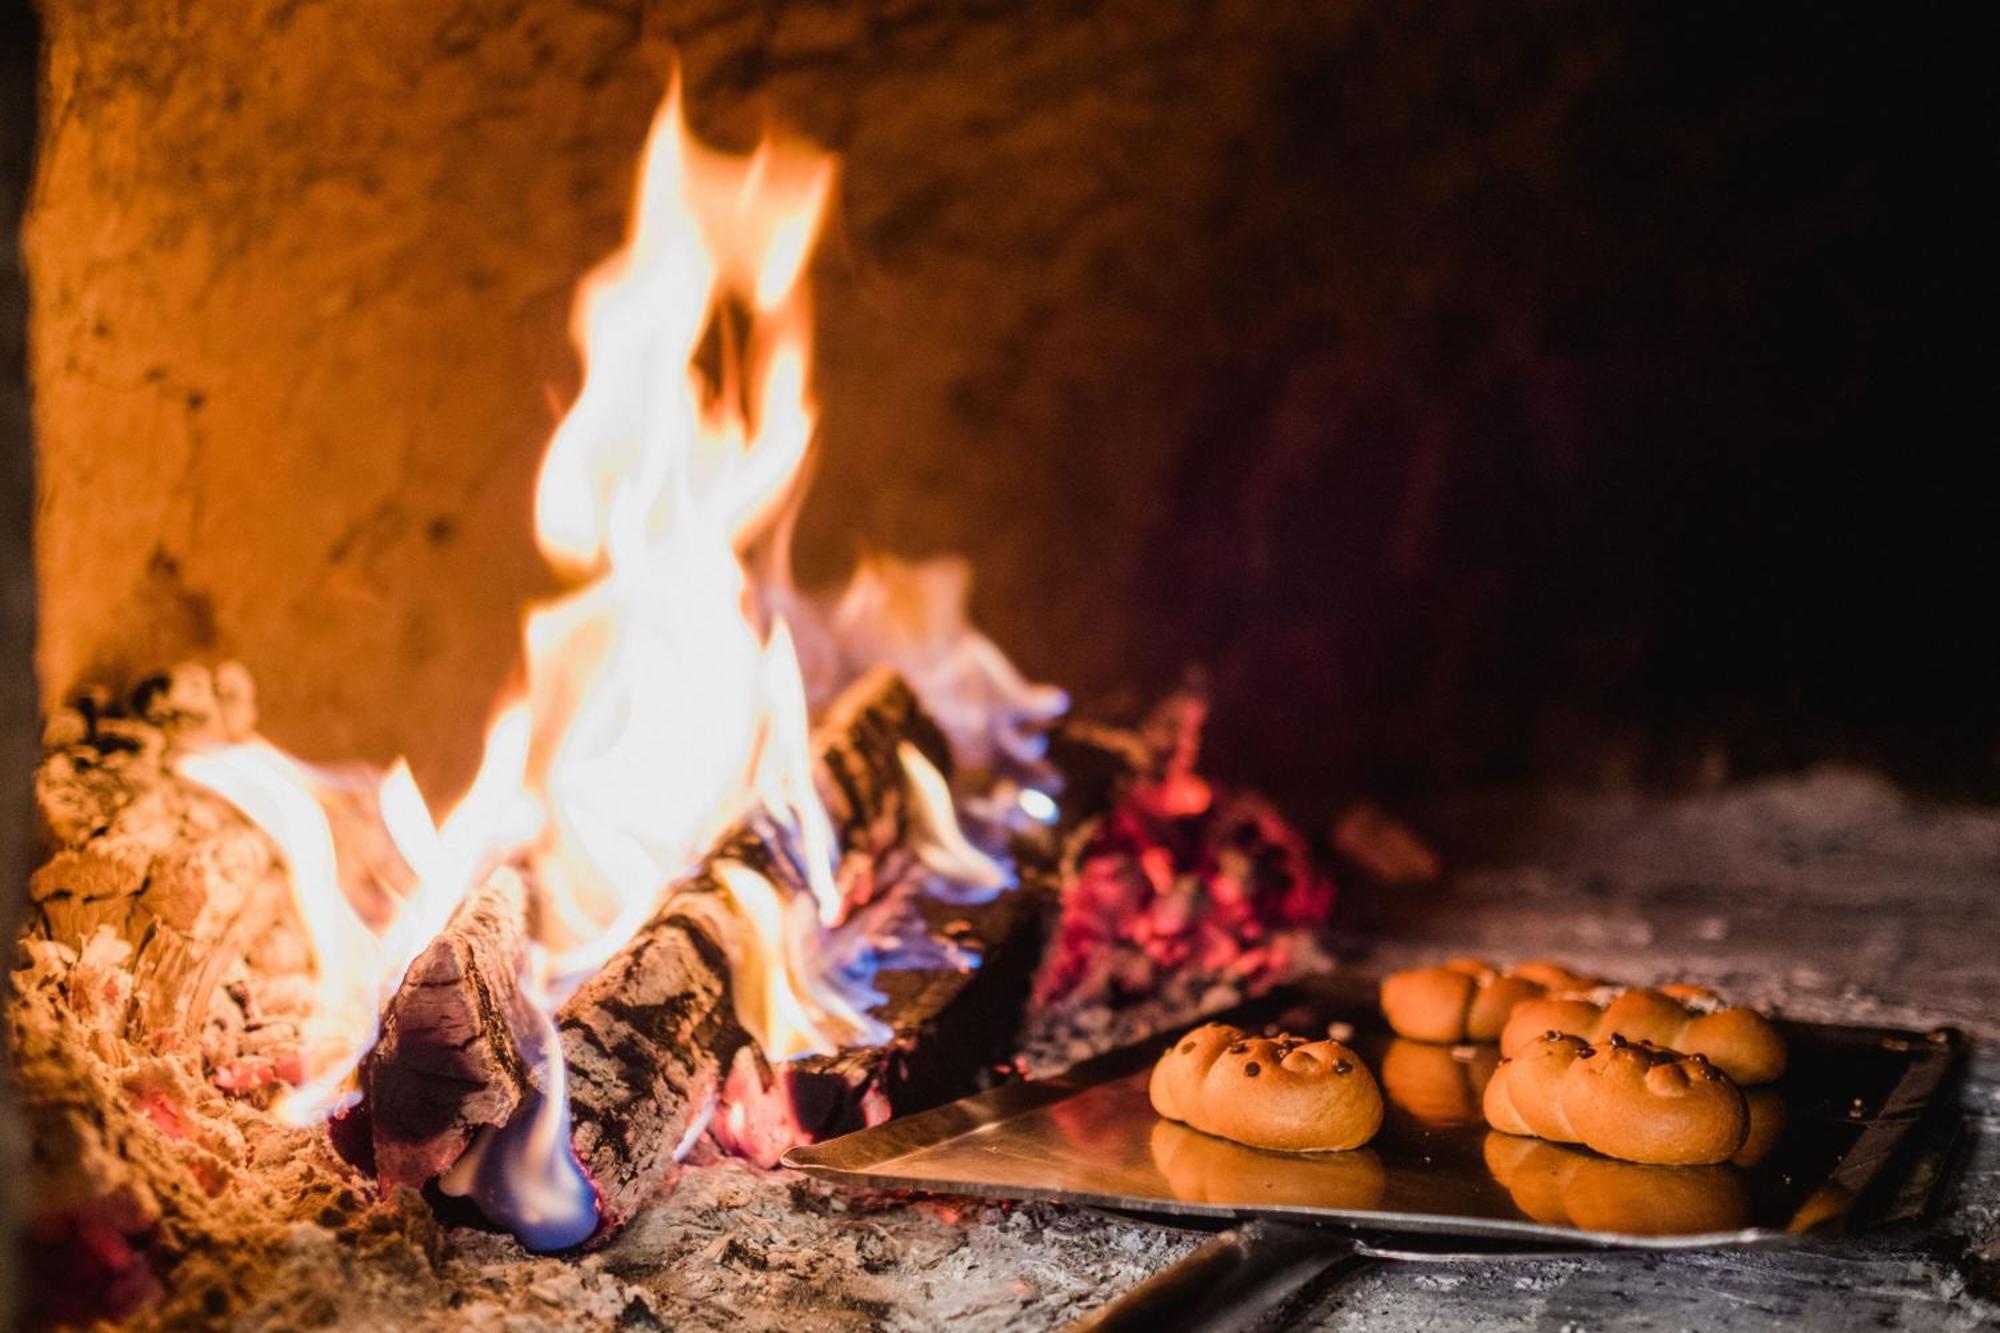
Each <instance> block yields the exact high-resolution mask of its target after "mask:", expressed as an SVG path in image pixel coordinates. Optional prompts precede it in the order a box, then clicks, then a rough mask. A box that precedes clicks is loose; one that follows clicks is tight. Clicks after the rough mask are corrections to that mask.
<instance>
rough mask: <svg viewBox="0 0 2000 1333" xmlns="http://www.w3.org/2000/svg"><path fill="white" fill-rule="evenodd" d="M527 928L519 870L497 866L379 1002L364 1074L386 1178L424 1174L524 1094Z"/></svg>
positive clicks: (502, 1120) (441, 1165) (379, 1167)
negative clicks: (378, 1027)
mask: <svg viewBox="0 0 2000 1333" xmlns="http://www.w3.org/2000/svg"><path fill="white" fill-rule="evenodd" d="M526 938H527V895H526V893H525V890H524V886H523V884H522V882H521V878H520V876H519V875H517V874H516V873H515V872H514V871H513V870H511V869H502V870H499V871H497V872H495V873H494V874H493V875H492V876H490V877H489V878H488V879H487V880H486V881H485V883H483V884H481V885H480V886H479V887H478V888H477V889H475V890H474V891H473V893H472V895H471V896H470V897H469V898H467V899H466V901H465V902H464V903H463V904H461V905H460V907H459V909H458V911H457V912H456V913H454V914H453V917H452V920H451V922H450V923H449V925H448V926H447V927H446V929H445V930H444V931H443V933H441V934H440V935H439V936H438V937H437V939H435V940H433V941H431V943H430V944H429V945H428V946H427V947H426V948H425V949H424V951H423V952H422V953H421V954H419V955H417V958H416V960H415V961H414V962H412V963H411V964H410V969H409V971H408V973H406V974H405V976H404V978H403V984H402V986H401V988H400V989H398V990H397V992H396V994H395V996H394V997H393V998H392V999H391V1001H390V1003H389V1005H388V1007H387V1008H386V1009H385V1010H384V1011H383V1015H382V1035H381V1037H380V1039H379V1040H378V1041H377V1043H376V1046H375V1050H374V1053H373V1054H372V1055H371V1056H370V1058H369V1060H368V1062H367V1064H366V1066H365V1067H364V1069H363V1073H362V1080H363V1089H364V1092H365V1095H366V1097H367V1100H368V1107H369V1113H370V1120H369V1128H370V1132H371V1133H372V1135H373V1137H374V1145H375V1173H376V1176H377V1178H378V1179H380V1180H381V1182H382V1184H383V1186H384V1187H385V1188H386V1187H390V1186H394V1185H412V1186H416V1185H422V1184H423V1183H424V1182H425V1181H427V1180H429V1179H431V1178H432V1177H434V1176H436V1175H437V1174H438V1173H439V1172H441V1171H443V1170H444V1169H445V1168H446V1167H448V1166H450V1165H451V1163H452V1162H454V1161H456V1160H457V1159H458V1157H459V1154H460V1153H462V1152H464V1151H465V1147H466V1144H467V1142H468V1141H469V1139H470V1138H471V1135H472V1131H473V1130H474V1129H475V1128H477V1127H478V1126H481V1125H504V1124H506V1123H507V1121H508V1120H509V1119H511V1118H512V1117H513V1114H514V1112H515V1110H516V1109H517V1108H518V1107H519V1106H520V1104H521V1097H522V1091H523V1089H524V1088H525V1087H526V1086H527V1082H528V1072H529V1071H528V1070H527V1069H526V1068H524V1067H523V1064H522V1060H521V1050H522V1043H523V1042H524V1041H525V1040H526V1039H527V1036H528V1034H529V1033H530V1031H531V1030H532V1028H533V1025H534V1016H533V1014H532V1012H530V1011H529V1009H528V1007H527V1000H526V998H525V997H524V996H523V995H522V994H521V991H520V986H519V975H518V969H519V966H520V963H521V958H522V953H523V947H524V942H525V940H526Z"/></svg>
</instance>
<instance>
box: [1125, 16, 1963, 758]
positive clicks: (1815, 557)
mask: <svg viewBox="0 0 2000 1333" xmlns="http://www.w3.org/2000/svg"><path fill="white" fill-rule="evenodd" d="M1963 37H1964V34H1955V33H1953V32H1951V31H1949V30H1948V29H1947V28H1945V27H1936V28H1931V27H1928V26H1927V24H1926V21H1925V20H1923V19H1921V18H1919V17H1917V16H1915V15H1913V14H1911V13H1908V12H1905V13H1900V14H1896V15H1891V14H1889V13H1888V12H1886V11H1882V10H1879V9H1865V8H1864V9H1856V10H1853V11H1839V10H1832V11H1829V10H1826V9H1821V8H1810V9H1807V8H1793V7H1789V6H1743V7H1730V8H1727V9H1723V8H1716V7H1708V6H1699V5H1696V6H1680V5H1658V6H1638V7H1632V6H1601V7H1583V8H1576V7H1567V6H1563V7H1555V8H1550V7H1540V6H1534V7H1526V8H1523V7H1509V6H1503V7H1487V6H1462V7H1457V9H1456V10H1455V11H1447V10H1446V9H1442V8H1440V9H1433V10H1431V11H1430V12H1425V13H1411V12H1408V11H1406V10H1404V9H1402V8H1400V7H1398V8H1391V7H1388V6H1381V7H1375V8H1373V9H1371V10H1370V11H1369V13H1368V15H1367V17H1365V18H1364V19H1362V20H1361V21H1360V22H1359V23H1358V24H1357V25H1356V26H1355V27H1354V28H1353V29H1351V30H1349V31H1348V32H1346V33H1344V34H1343V35H1342V37H1341V39H1340V41H1339V42H1338V43H1337V44H1334V45H1333V46H1331V47H1329V48H1328V49H1327V50H1325V51H1324V52H1321V53H1318V56H1317V57H1313V58H1304V59H1301V60H1300V62H1299V63H1298V65H1297V66H1296V67H1295V68H1294V69H1292V70H1291V71H1290V72H1289V74H1288V76H1287V77H1286V78H1284V79H1283V80H1282V81H1281V82H1279V83H1278V84H1277V85H1276V86H1274V87H1273V88H1272V89H1271V90H1270V91H1271V96H1272V98H1273V99H1274V106H1275V108H1276V111H1277V114H1276V115H1275V116H1274V122H1275V123H1277V124H1280V125H1282V126H1283V127H1284V132H1283V134H1282V135H1281V136H1279V137H1276V138H1274V139H1271V140H1268V141H1264V142H1260V143H1246V144H1245V145H1243V151H1244V152H1246V153H1248V154H1252V155H1254V160H1255V162H1256V168H1255V169H1256V171H1257V172H1258V173H1260V174H1262V175H1263V176H1265V177H1266V178H1267V179H1268V180H1269V182H1270V183H1271V186H1272V189H1273V191H1274V192H1275V193H1278V194H1281V195H1284V196H1286V197H1287V198H1288V200H1289V206H1288V207H1287V209H1286V210H1285V211H1284V212H1283V213H1281V214H1280V215H1279V216H1278V217H1277V219H1276V225H1275V226H1273V227H1271V228H1270V229H1269V234H1268V236H1263V237H1259V238H1258V240H1259V244H1258V245H1257V246H1256V247H1255V248H1253V249H1251V250H1249V251H1247V252H1246V253H1244V254H1242V255H1241V256H1239V257H1238V258H1237V261H1236V262H1232V263H1229V264H1224V265H1222V266H1220V268H1219V271H1222V272H1227V273H1230V274H1231V275H1232V280H1231V281H1230V282H1229V283H1228V284H1227V285H1226V286H1225V287H1223V288H1219V289H1217V290H1216V291H1214V292H1213V293H1212V296H1213V300H1214V304H1215V306H1216V307H1217V309H1218V311H1219V312H1220V313H1221V315H1222V317H1223V318H1225V319H1229V320H1232V321H1238V322H1239V323H1240V327H1242V328H1243V329H1244V330H1245V333H1244V337H1243V341H1242V344H1241V353H1242V355H1241V357H1240V360H1239V361H1238V362H1237V364H1236V365H1235V366H1234V368H1233V369H1234V378H1233V381H1230V380H1225V381H1224V382H1223V383H1222V384H1221V385H1220V386H1219V387H1218V391H1217V393H1216V394H1215V396H1214V400H1213V403H1212V410H1213V417H1212V420H1211V422H1210V423H1209V425H1208V427H1207V440H1208V447H1207V448H1205V449H1198V450H1194V451H1191V452H1190V453H1189V454H1188V455H1187V457H1188V460H1189V465H1188V466H1187V467H1186V468H1185V469H1184V470H1183V471H1182V472H1181V474H1180V476H1179V478H1178V484H1177V485H1176V486H1175V487H1174V489H1173V492H1172V495H1171V501H1170V503H1169V505H1168V506H1167V507H1166V508H1164V509H1163V510H1162V511H1161V512H1160V514H1159V544H1158V549H1159V550H1160V551H1161V552H1162V553H1165V554H1166V555H1167V556H1169V557H1170V558H1169V559H1167V560H1165V561H1163V562H1162V563H1161V566H1160V568H1159V573H1158V577H1159V584H1158V589H1157V594H1156V596H1155V598H1154V600H1153V603H1152V606H1151V607H1150V608H1149V609H1150V610H1153V611H1156V612H1157V613H1158V615H1159V617H1160V625H1161V631H1162V632H1161V633H1160V634H1159V636H1158V637H1157V639H1156V641H1155V643H1156V647H1157V652H1156V654H1155V655H1154V659H1153V661H1152V664H1151V665H1152V670H1153V673H1154V679H1155V680H1158V679H1161V678H1163V677H1165V676H1166V675H1168V674H1169V673H1170V672H1171V671H1172V670H1173V669H1174V667H1175V665H1176V664H1177V662H1178V660H1180V659H1183V658H1185V659H1188V660H1195V659H1200V660H1204V661H1207V662H1209V663H1210V664H1212V667H1213V673H1214V684H1215V688H1216V691H1217V697H1218V723H1217V726H1216V728H1215V736H1214V748H1215V750H1216V751H1217V754H1218V758H1219V759H1220V760H1221V761H1222V762H1223V763H1224V764H1225V766H1227V767H1229V768H1232V769H1235V770H1237V771H1242V772H1254V773H1256V774H1257V775H1258V776H1259V779H1260V780H1261V781H1264V782H1266V783H1267V784H1269V785H1273V786H1277V787H1292V788H1296V789H1299V790H1302V791H1310V790H1315V789H1319V788H1324V787H1327V786H1329V785H1336V786H1337V785H1339V784H1340V783H1341V782H1343V781H1349V782H1359V783H1361V784H1363V785H1368V786H1372V787H1374V788H1375V789H1377V790H1388V791H1407V790H1410V789H1413V788H1425V787H1431V786H1435V785H1437V784H1440V783H1456V782H1461V781H1480V780H1489V779H1504V778H1517V777H1521V776H1524V775H1540V776H1553V777H1562V778H1583V779H1586V780H1589V779H1600V778H1616V779H1624V778H1636V779H1639V780H1642V781H1659V782H1668V783H1679V782H1685V781H1699V780H1712V779H1714V778H1716V777H1718V776H1720V775H1722V774H1724V773H1729V774H1738V773H1743V772H1755V771H1763V770H1767V769H1771V768H1783V767H1792V766H1797V765H1801V764H1806V763H1810V762H1813V761H1816V760H1821V759H1826V758H1852V759H1860V760H1865V761H1870V762H1877V763H1881V764H1885V765H1888V766H1890V767H1891V768H1893V769H1895V770H1896V771H1898V772H1899V773H1900V774H1902V775H1903V776H1905V777H1907V778H1911V779H1914V780H1919V781H1923V782H1928V783H1938V784H1943V785H1946V786H1952V787H1961V788H1962V787H1967V786H1970V787H1973V788H1982V789H1985V790H1988V791H1990V790H1991V789H1992V785H1993V776H1994V772H1995V759H1996V749H1995V742H1996V738H2000V713H1996V708H1995V694H1996V691H1995V683H1996V680H2000V651H1996V646H1997V641H1996V635H1995V631H1994V625H1993V616H1992V610H1991V608H1992V591H1991V579H1992V576H1993V574H1994V572H1995V559H1994V549H1993V544H1992V542H1993V517H1994V501H1993V491H1992V489H1991V487H1990V485H1989V484H1988V483H1986V482H1985V481H1984V480H1983V479H1981V478H1980V473H1981V472H1982V471H1983V470H1984V469H1982V468H1980V467H1978V465H1977V464H1978V462H1980V461H1983V460H1980V458H1979V456H1980V455H1983V454H1984V453H1985V452H1987V450H1988V449H1989V448H1990V447H1991V446H1990V444H1989V442H1988V437H1990V435H1991V428H1990V426H1988V425H1987V424H1986V421H1985V418H1986V415H1987V414H1986V412H1985V410H1984V404H1983V402H1981V401H1979V399H1978V397H1977V396H1975V392H1974V386H1975V384H1976V383H1978V382H1979V379H1980V378H1983V376H1979V372H1978V371H1976V370H1975V368H1974V363H1975V358H1981V359H1983V356H1984V352H1983V345H1984V344H1985V343H1987V342H1988V341H1989V338H1988V335H1987V333H1986V330H1985V325H1986V323H1987V318H1986V309H1985V301H1984V299H1983V296H1984V293H1985V290H1986V286H1985V283H1984V282H1983V280H1982V279H1983V277H1984V270H1985V265H1984V262H1983V259H1984V256H1983V254H1982V255H1980V256H1979V261H1980V262H1978V263H1975V262H1974V261H1973V256H1972V253H1971V247H1970V246H1969V245H1968V244H1967V242H1968V240H1969V230H1968V229H1969V226H1970V225H1972V223H1973V219H1974V218H1975V216H1977V211H1976V210H1975V208H1974V207H1973V206H1971V205H1970V203H1969V200H1970V199H1971V198H1972V197H1973V196H1974V195H1975V194H1977V193H1980V192H1981V191H1980V190H1979V188H1978V187H1977V182H1980V181H1990V179H1991V177H1992V175H1993V170H1992V149H1991V140H1990V136H1975V135H1971V134H1969V133H1968V131H1971V130H1972V129H1973V127H1974V126H1977V125H1979V124H1981V123H1983V121H1984V117H1983V115H1981V114H1980V113H1979V112H1978V111H1976V110H1975V108H1974V107H1973V106H1972V101H1973V100H1974V99H1973V89H1974V88H1976V87H1978V86H1980V85H1981V84H1982V83H1983V82H1984V81H1983V80H1979V79H1974V78H1961V77H1959V76H1958V75H1957V74H1956V73H1955V72H1954V71H1955V70H1956V69H1957V67H1958V66H1959V64H1960V61H1959V59H1958V58H1957V55H1956V53H1955V52H1954V50H1953V48H1954V46H1955V45H1957V44H1959V43H1960V42H1962V41H1963ZM1974 137H1983V138H1984V141H1983V142H1979V143H1974V142H1973V138H1974ZM1981 248H1982V249H1983V248H1984V247H1983V246H1982V247H1981ZM1238 275H1240V276H1238ZM1301 286H1303V287H1309V288H1312V289H1316V290H1319V291H1322V292H1325V293H1327V294H1328V298H1327V300H1326V301H1325V302H1324V304H1323V306H1322V308H1320V309H1317V310H1315V311H1313V312H1311V313H1310V315H1309V316H1308V317H1303V318H1301V317H1296V316H1289V315H1288V316H1286V317H1284V318H1282V319H1281V320H1280V321H1279V322H1278V323H1277V324H1276V325H1273V324H1272V323H1270V322H1268V321H1263V320H1260V312H1261V311H1263V310H1264V309H1265V307H1266V305H1267V302H1266V300H1265V299H1264V298H1265V297H1266V295H1267V294H1268V293H1271V292H1275V291H1283V290H1285V289H1287V288H1294V287H1301ZM1302 364H1303V365H1314V366H1319V367H1322V371H1321V373H1319V374H1318V375H1317V376H1316V377H1315V378H1313V379H1312V380H1311V382H1309V383H1308V384H1307V385H1306V386H1305V387H1304V388H1303V389H1301V387H1300V385H1299V383H1298V381H1297V378H1296V367H1298V366H1300V365H1302ZM1280 385H1282V386H1283V388H1282V391H1280V389H1279V387H1278V386H1280ZM1246 427H1247V429H1246ZM1246 435H1247V436H1248V439H1246Z"/></svg>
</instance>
